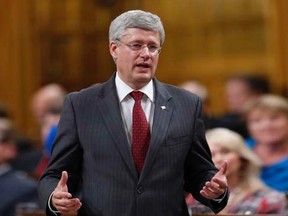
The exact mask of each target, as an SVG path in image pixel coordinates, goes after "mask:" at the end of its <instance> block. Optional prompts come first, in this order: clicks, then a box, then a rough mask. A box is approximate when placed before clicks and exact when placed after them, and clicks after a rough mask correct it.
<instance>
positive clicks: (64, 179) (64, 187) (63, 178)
mask: <svg viewBox="0 0 288 216" xmlns="http://www.w3.org/2000/svg"><path fill="white" fill-rule="evenodd" d="M67 181H68V173H67V172H66V171H63V172H62V175H61V179H60V181H59V182H58V186H59V187H60V188H61V190H62V191H65V192H67V191H68V190H67Z"/></svg>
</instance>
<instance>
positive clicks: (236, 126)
mask: <svg viewBox="0 0 288 216" xmlns="http://www.w3.org/2000/svg"><path fill="white" fill-rule="evenodd" d="M225 92H226V99H227V112H226V113H225V114H224V115H222V116H219V117H217V118H216V119H214V121H213V123H211V124H212V125H211V127H212V128H214V127H225V128H229V129H231V130H233V131H236V132H238V133H239V134H241V135H242V136H243V137H244V138H247V137H248V132H247V128H246V124H245V121H244V120H243V118H242V117H243V111H244V107H245V104H247V103H249V102H250V101H253V100H255V99H256V98H258V97H259V96H261V95H263V94H265V93H268V92H269V83H268V81H267V79H266V78H264V77H262V76H260V75H248V74H243V75H241V74H240V75H233V76H231V77H229V78H228V79H227V81H226V84H225Z"/></svg>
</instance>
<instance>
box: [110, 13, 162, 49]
mask: <svg viewBox="0 0 288 216" xmlns="http://www.w3.org/2000/svg"><path fill="white" fill-rule="evenodd" d="M127 28H139V29H145V30H149V31H156V32H158V33H159V36H160V44H161V45H162V44H163V43H164V40H165V31H164V27H163V24H162V22H161V20H160V18H159V17H158V16H157V15H155V14H152V13H150V12H145V11H142V10H130V11H127V12H125V13H122V14H121V15H119V16H118V17H116V18H115V19H114V20H113V21H112V22H111V25H110V28H109V41H110V42H111V41H114V40H117V39H119V38H120V37H121V36H123V34H124V33H125V30H126V29H127Z"/></svg>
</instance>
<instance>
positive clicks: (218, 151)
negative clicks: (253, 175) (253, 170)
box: [208, 141, 241, 177]
mask: <svg viewBox="0 0 288 216" xmlns="http://www.w3.org/2000/svg"><path fill="white" fill-rule="evenodd" d="M208 143H209V147H210V150H211V153H212V160H213V162H214V164H215V166H216V167H217V168H218V169H220V167H221V165H222V164H223V162H224V160H227V161H228V169H227V173H226V175H227V177H229V176H231V175H235V174H237V173H238V172H239V170H240V167H241V159H240V157H239V155H238V153H236V152H234V151H231V150H229V149H228V148H225V147H221V146H220V145H217V144H216V143H214V142H213V141H210V142H209V141H208Z"/></svg>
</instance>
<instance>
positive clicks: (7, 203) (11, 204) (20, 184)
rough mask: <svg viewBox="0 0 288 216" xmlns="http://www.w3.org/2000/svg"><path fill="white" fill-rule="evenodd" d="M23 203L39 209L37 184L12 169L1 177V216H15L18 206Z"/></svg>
mask: <svg viewBox="0 0 288 216" xmlns="http://www.w3.org/2000/svg"><path fill="white" fill-rule="evenodd" d="M23 203H31V205H32V204H33V208H37V209H38V208H39V206H38V205H39V203H38V193H37V182H36V181H34V180H32V179H30V178H28V177H27V176H26V175H24V174H23V172H21V171H15V170H13V169H10V170H9V171H7V172H5V173H3V174H1V175H0V215H1V216H15V214H16V212H15V210H16V206H17V205H18V204H23Z"/></svg>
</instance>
